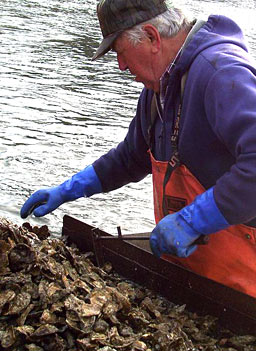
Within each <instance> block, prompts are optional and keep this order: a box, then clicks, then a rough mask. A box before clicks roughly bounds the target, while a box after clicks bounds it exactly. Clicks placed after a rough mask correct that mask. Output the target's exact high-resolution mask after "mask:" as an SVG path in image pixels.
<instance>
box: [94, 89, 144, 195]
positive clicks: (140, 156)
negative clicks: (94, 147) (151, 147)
mask: <svg viewBox="0 0 256 351" xmlns="http://www.w3.org/2000/svg"><path fill="white" fill-rule="evenodd" d="M147 100H148V92H147V91H146V90H145V89H144V90H143V92H142V94H141V96H140V99H139V102H138V106H137V111H136V115H135V117H134V118H133V120H132V121H131V123H130V126H129V129H128V133H127V135H126V137H125V139H124V141H122V142H120V143H119V144H118V145H117V147H115V148H113V149H111V150H110V151H109V152H108V153H106V154H105V155H103V156H101V157H100V158H99V159H98V160H96V161H95V162H94V163H93V167H94V169H95V171H96V173H97V175H98V177H99V179H100V182H101V184H102V189H103V192H108V191H111V190H114V189H118V188H120V187H122V186H123V185H126V184H128V183H130V182H138V181H140V180H142V179H143V178H145V177H146V176H147V175H148V174H150V173H151V162H150V155H149V153H148V143H147V135H146V131H147V128H146V123H147V122H146V118H145V108H146V105H147Z"/></svg>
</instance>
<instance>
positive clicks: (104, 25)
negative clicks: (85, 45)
mask: <svg viewBox="0 0 256 351" xmlns="http://www.w3.org/2000/svg"><path fill="white" fill-rule="evenodd" d="M167 9H168V8H167V5H166V4H165V0H101V1H100V2H99V3H98V5H97V15H98V19H99V23H100V27H101V31H102V35H103V40H102V42H101V44H100V46H99V48H98V50H97V51H96V53H95V55H94V56H93V58H92V60H96V59H97V58H99V57H101V56H103V55H105V54H106V53H107V52H108V51H109V50H110V46H111V44H112V43H113V42H114V40H115V39H116V38H117V37H118V35H119V34H120V33H122V32H123V31H124V30H126V29H129V28H132V27H133V26H135V25H136V24H139V23H142V22H145V21H147V20H149V19H151V18H153V17H155V16H157V15H159V14H160V13H163V12H165V11H167Z"/></svg>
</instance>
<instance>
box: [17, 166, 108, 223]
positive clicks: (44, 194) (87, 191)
mask: <svg viewBox="0 0 256 351" xmlns="http://www.w3.org/2000/svg"><path fill="white" fill-rule="evenodd" d="M100 192H102V187H101V183H100V180H99V178H98V176H97V174H96V172H95V170H94V168H93V166H92V165H90V166H88V167H86V168H85V169H84V170H82V171H81V172H78V173H76V174H75V175H73V177H72V178H70V179H68V180H66V181H65V182H64V183H62V184H60V185H59V186H56V187H53V188H47V189H41V190H38V191H36V192H35V193H34V194H32V195H31V196H30V197H29V198H28V200H27V201H26V202H25V203H24V205H23V207H22V208H21V211H20V216H21V218H26V217H27V216H28V215H30V214H31V213H33V214H34V215H35V216H36V217H41V216H44V215H46V214H47V213H49V212H52V211H54V210H55V209H56V208H57V207H59V206H60V205H61V204H63V203H64V202H68V201H73V200H76V199H78V198H80V197H83V196H86V197H89V196H92V195H93V194H97V193H100Z"/></svg>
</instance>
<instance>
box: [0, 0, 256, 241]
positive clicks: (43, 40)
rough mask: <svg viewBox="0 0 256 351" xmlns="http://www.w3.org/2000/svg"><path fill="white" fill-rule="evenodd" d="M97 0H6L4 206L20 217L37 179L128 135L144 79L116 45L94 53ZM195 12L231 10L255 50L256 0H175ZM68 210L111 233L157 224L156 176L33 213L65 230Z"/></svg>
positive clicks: (59, 174) (80, 164) (1, 50)
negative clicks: (120, 62) (128, 67)
mask: <svg viewBox="0 0 256 351" xmlns="http://www.w3.org/2000/svg"><path fill="white" fill-rule="evenodd" d="M96 3H97V1H96V0H72V1H70V0H29V1H28V0H0V13H1V22H0V38H1V46H0V81H1V84H0V106H1V120H0V136H1V137H0V165H1V166H0V173H1V181H0V194H1V201H0V216H2V217H6V218H8V219H10V220H12V221H13V222H14V223H16V224H18V225H20V224H22V222H23V220H22V219H21V218H20V217H19V211H20V207H21V206H22V204H23V203H24V201H25V200H26V199H27V198H28V196H29V195H30V194H31V193H32V192H34V191H35V190H37V189H40V188H42V187H50V186H54V185H57V184H60V183H61V182H63V181H64V180H65V179H67V178H69V177H70V176H71V175H72V174H74V173H76V172H78V171H80V170H81V169H83V168H84V167H85V166H86V165H88V164H90V163H91V162H93V161H94V160H95V159H96V158H98V157H99V156H101V155H102V154H103V153H105V152H107V151H108V150H109V149H110V148H112V147H114V146H115V145H117V143H118V142H119V141H121V140H122V139H123V138H124V136H125V134H126V131H127V128H128V125H129V123H130V121H131V119H132V118H133V116H134V113H135V109H136V104H137V99H138V96H139V92H140V90H141V88H142V86H141V85H140V84H139V83H136V82H134V81H133V78H132V77H130V76H129V74H128V73H126V72H122V73H121V72H120V71H119V69H118V66H117V63H116V61H115V57H114V54H112V53H111V54H108V55H107V56H106V57H105V58H104V59H100V60H98V61H97V62H92V61H91V57H92V56H93V53H94V52H95V49H96V48H97V46H98V44H99V42H100V40H101V34H100V30H99V27H98V22H97V18H96V14H95V8H96ZM177 5H178V6H183V8H185V10H186V11H189V12H191V13H192V14H193V16H195V17H201V18H207V16H208V15H209V14H213V13H214V14H217V13H219V14H224V15H227V16H229V17H231V18H233V19H234V20H236V21H237V22H238V23H239V24H240V26H241V27H242V28H243V30H244V34H245V36H246V39H247V42H248V46H249V49H250V52H251V54H252V56H253V57H254V58H256V29H255V18H256V9H255V0H244V1H240V0H239V1H238V0H229V1H212V0H211V1H210V0H209V1H198V0H188V1H179V2H177ZM64 214H69V215H71V216H74V217H76V218H78V219H80V220H82V221H85V222H87V223H89V224H91V225H94V226H96V227H99V228H101V229H103V230H106V231H108V232H110V233H114V232H115V231H116V226H121V228H122V230H123V232H124V233H135V232H143V231H150V230H151V229H152V228H153V226H154V220H153V217H154V215H153V204H152V185H151V177H147V178H146V179H144V180H143V181H142V182H140V183H136V184H130V185H127V186H125V187H123V188H121V189H118V190H115V191H113V192H111V193H109V194H99V195H96V196H93V197H92V198H90V199H79V200H77V201H74V202H72V203H67V204H64V205H62V206H61V207H60V208H59V209H57V210H55V211H54V212H53V213H51V214H49V215H47V216H45V217H42V218H34V217H30V218H29V221H30V223H31V224H32V225H44V224H46V225H48V226H49V228H50V230H51V231H52V233H53V235H59V234H60V232H61V227H62V218H63V216H64Z"/></svg>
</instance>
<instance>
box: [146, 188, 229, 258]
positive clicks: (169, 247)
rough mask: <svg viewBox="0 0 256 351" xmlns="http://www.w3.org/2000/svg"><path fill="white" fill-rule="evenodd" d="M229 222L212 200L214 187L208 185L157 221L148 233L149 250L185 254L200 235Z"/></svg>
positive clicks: (159, 253)
mask: <svg viewBox="0 0 256 351" xmlns="http://www.w3.org/2000/svg"><path fill="white" fill-rule="evenodd" d="M228 226H229V223H228V222H227V221H226V219H225V218H224V216H223V215H222V214H221V212H220V210H219V209H218V207H217V205H216V203H215V200H214V195H213V188H210V189H208V190H207V191H205V192H204V193H202V194H201V195H199V196H197V197H196V198H195V200H194V201H193V202H192V203H191V204H189V205H188V206H185V207H184V208H183V209H181V210H180V211H178V212H176V213H174V214H170V215H167V216H166V217H164V218H163V219H161V221H159V223H158V224H157V225H156V227H155V229H154V230H153V231H152V233H151V236H150V246H151V250H152V252H153V253H154V255H156V256H157V257H160V256H161V254H164V253H166V254H171V255H175V256H178V257H188V256H189V255H191V254H192V253H193V252H194V251H195V250H196V249H197V245H195V244H193V243H194V242H195V240H196V239H197V238H199V236H201V235H208V234H212V233H216V232H218V231H219V230H222V229H225V228H227V227H228Z"/></svg>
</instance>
